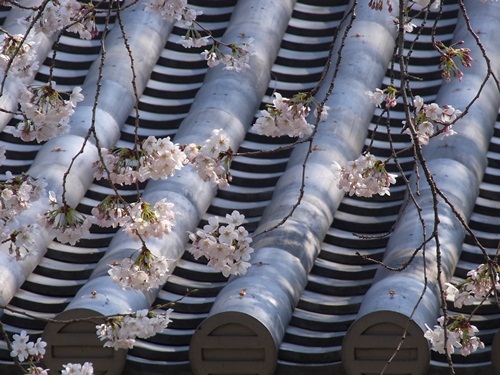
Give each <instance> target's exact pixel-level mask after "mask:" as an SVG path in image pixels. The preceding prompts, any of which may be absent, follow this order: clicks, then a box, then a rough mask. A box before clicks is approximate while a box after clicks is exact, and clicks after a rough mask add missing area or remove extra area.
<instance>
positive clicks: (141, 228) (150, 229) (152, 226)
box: [123, 198, 175, 240]
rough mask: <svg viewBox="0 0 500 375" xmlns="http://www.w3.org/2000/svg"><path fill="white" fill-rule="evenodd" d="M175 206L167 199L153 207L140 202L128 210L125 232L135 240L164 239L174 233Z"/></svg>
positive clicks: (124, 225)
mask: <svg viewBox="0 0 500 375" xmlns="http://www.w3.org/2000/svg"><path fill="white" fill-rule="evenodd" d="M173 208H174V205H173V204H172V203H169V202H167V200H166V199H165V198H163V199H161V200H159V201H158V202H156V203H155V204H153V205H151V204H150V203H148V202H145V201H143V200H139V201H138V202H135V203H132V204H131V205H130V207H129V208H128V215H127V221H126V222H125V223H124V224H123V230H124V231H125V233H127V234H128V235H129V237H131V238H133V239H136V240H137V239H139V238H149V237H155V238H162V237H163V235H165V234H168V233H170V232H171V231H172V227H173V226H174V224H175V213H174V211H173Z"/></svg>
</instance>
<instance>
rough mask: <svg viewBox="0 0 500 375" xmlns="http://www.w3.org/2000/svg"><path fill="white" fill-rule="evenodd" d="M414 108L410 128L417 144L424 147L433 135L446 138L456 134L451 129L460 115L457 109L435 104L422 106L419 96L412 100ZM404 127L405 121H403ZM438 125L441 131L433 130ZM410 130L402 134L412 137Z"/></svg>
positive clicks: (422, 102)
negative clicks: (411, 127)
mask: <svg viewBox="0 0 500 375" xmlns="http://www.w3.org/2000/svg"><path fill="white" fill-rule="evenodd" d="M413 105H414V107H415V116H414V117H413V119H412V122H411V126H413V129H412V130H413V132H414V134H415V137H416V140H417V143H418V144H420V145H426V144H428V143H429V139H430V138H431V137H432V136H433V135H434V134H440V135H441V137H448V136H451V135H454V134H456V132H455V131H454V130H453V129H452V125H453V123H454V122H455V121H456V120H457V118H458V117H459V116H460V115H461V114H462V112H461V111H460V110H458V109H455V108H453V107H452V106H451V105H443V106H442V107H440V106H439V105H438V104H436V103H431V104H424V101H423V99H422V98H421V97H420V96H415V98H414V99H413ZM403 124H404V125H405V126H406V125H407V123H406V121H403ZM436 125H440V126H441V129H438V130H437V131H436V130H435V126H436ZM412 130H410V129H409V128H408V129H406V130H405V131H404V133H406V134H409V135H410V136H412Z"/></svg>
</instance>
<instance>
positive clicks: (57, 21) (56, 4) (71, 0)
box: [19, 0, 97, 39]
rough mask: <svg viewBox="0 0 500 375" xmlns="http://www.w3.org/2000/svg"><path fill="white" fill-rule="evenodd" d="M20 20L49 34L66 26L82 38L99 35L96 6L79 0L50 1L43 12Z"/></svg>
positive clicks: (36, 29) (34, 13)
mask: <svg viewBox="0 0 500 375" xmlns="http://www.w3.org/2000/svg"><path fill="white" fill-rule="evenodd" d="M19 22H20V23H21V24H23V25H25V26H27V27H31V25H33V26H34V31H35V32H43V33H45V34H48V35H51V34H52V33H54V32H56V31H58V30H62V29H63V28H66V27H67V28H68V31H70V32H75V33H78V34H79V36H80V38H82V39H91V38H93V37H95V36H96V35H97V26H96V23H95V9H94V6H93V5H92V4H85V5H82V4H80V3H79V2H78V1H77V0H59V1H49V2H47V4H46V5H45V8H44V9H43V12H42V13H39V12H33V13H32V14H31V15H29V16H28V17H26V18H22V19H20V20H19Z"/></svg>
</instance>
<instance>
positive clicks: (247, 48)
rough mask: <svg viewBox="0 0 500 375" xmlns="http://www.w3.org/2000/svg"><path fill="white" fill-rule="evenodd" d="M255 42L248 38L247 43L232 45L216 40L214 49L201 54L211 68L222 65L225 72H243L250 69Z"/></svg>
mask: <svg viewBox="0 0 500 375" xmlns="http://www.w3.org/2000/svg"><path fill="white" fill-rule="evenodd" d="M253 42H254V39H253V38H246V41H244V42H242V43H231V44H223V43H221V42H219V41H215V40H214V44H213V45H212V47H211V48H210V49H209V50H205V51H203V52H202V53H201V54H202V56H203V57H204V58H205V60H206V61H207V65H208V66H209V67H211V68H213V67H215V66H217V65H219V64H221V63H222V64H223V65H224V69H225V70H234V71H236V72H241V71H242V70H245V69H248V68H250V65H249V64H248V62H249V61H250V56H252V55H254V54H255V50H254V48H253Z"/></svg>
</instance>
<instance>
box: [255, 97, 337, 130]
mask: <svg viewBox="0 0 500 375" xmlns="http://www.w3.org/2000/svg"><path fill="white" fill-rule="evenodd" d="M274 97H275V99H274V100H273V104H268V105H267V109H266V110H263V111H261V115H262V116H261V117H259V118H258V119H257V121H256V122H255V124H254V125H253V129H254V130H255V131H256V132H257V133H258V134H261V135H266V136H268V137H281V136H284V135H287V136H289V137H302V136H304V135H309V134H311V133H312V131H313V129H314V126H313V125H311V124H309V123H308V122H307V120H306V117H307V115H308V114H309V112H310V110H311V107H310V103H311V101H312V100H313V99H312V97H310V96H308V95H307V94H304V93H299V94H297V95H295V96H294V97H293V98H292V99H288V98H283V97H282V96H281V94H280V93H278V92H276V93H274ZM329 109H330V108H329V107H328V106H326V105H323V106H322V108H321V115H320V121H324V120H325V119H326V117H327V116H328V110H329ZM317 112H318V108H316V109H315V110H314V115H315V117H317Z"/></svg>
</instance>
